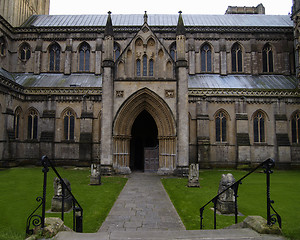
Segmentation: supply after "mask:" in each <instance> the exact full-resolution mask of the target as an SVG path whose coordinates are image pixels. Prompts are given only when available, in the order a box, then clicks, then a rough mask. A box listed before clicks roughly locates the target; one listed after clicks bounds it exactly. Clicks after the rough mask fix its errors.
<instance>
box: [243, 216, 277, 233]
mask: <svg viewBox="0 0 300 240" xmlns="http://www.w3.org/2000/svg"><path fill="white" fill-rule="evenodd" d="M243 222H244V226H245V227H248V228H252V229H253V230H254V231H256V232H258V233H261V234H282V232H281V229H280V228H279V227H278V225H271V226H269V225H267V220H266V219H264V218H263V217H261V216H248V217H247V218H245V220H244V221H243Z"/></svg>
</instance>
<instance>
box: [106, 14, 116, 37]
mask: <svg viewBox="0 0 300 240" xmlns="http://www.w3.org/2000/svg"><path fill="white" fill-rule="evenodd" d="M113 35H114V31H113V26H112V20H111V11H109V12H108V17H107V21H106V26H105V30H104V36H113Z"/></svg>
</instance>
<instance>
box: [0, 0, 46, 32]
mask: <svg viewBox="0 0 300 240" xmlns="http://www.w3.org/2000/svg"><path fill="white" fill-rule="evenodd" d="M49 7H50V0H1V1H0V15H1V16H2V17H3V18H4V19H5V20H6V21H8V22H9V23H10V24H11V25H12V26H13V27H19V26H21V25H22V24H23V23H24V22H25V21H26V20H27V19H28V18H29V17H31V16H32V15H45V14H46V15H48V14H49Z"/></svg>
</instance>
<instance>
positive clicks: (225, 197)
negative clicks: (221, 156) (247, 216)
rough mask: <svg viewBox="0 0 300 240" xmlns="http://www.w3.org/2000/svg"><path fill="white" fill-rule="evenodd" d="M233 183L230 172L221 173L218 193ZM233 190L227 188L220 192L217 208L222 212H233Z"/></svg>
mask: <svg viewBox="0 0 300 240" xmlns="http://www.w3.org/2000/svg"><path fill="white" fill-rule="evenodd" d="M233 183H235V179H234V177H233V175H232V174H231V173H228V174H222V178H221V181H220V184H219V190H218V194H219V193H220V192H222V191H224V190H225V189H226V188H227V187H229V186H230V185H232V184H233ZM234 199H235V196H234V191H233V189H231V188H230V189H228V190H227V191H226V192H224V193H223V194H221V195H220V196H219V198H218V201H217V210H219V211H220V212H221V213H222V214H231V213H235V208H234Z"/></svg>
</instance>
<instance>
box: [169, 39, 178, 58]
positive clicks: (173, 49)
mask: <svg viewBox="0 0 300 240" xmlns="http://www.w3.org/2000/svg"><path fill="white" fill-rule="evenodd" d="M170 55H171V57H172V59H173V60H174V61H176V59H177V52H176V43H172V45H171V47H170Z"/></svg>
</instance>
